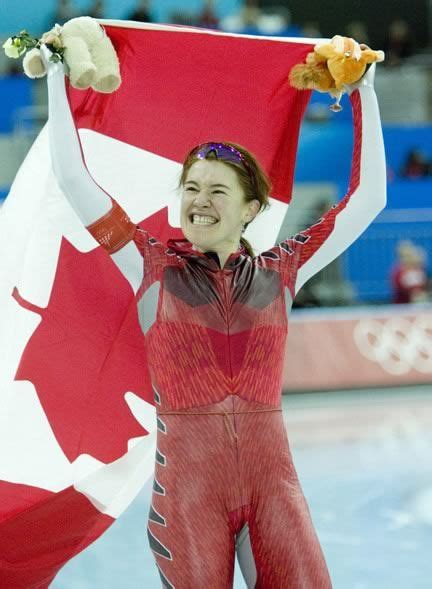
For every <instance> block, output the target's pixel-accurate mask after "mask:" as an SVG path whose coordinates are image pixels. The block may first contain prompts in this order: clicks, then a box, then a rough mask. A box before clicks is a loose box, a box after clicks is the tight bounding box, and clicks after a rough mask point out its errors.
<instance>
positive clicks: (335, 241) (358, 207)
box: [263, 64, 386, 296]
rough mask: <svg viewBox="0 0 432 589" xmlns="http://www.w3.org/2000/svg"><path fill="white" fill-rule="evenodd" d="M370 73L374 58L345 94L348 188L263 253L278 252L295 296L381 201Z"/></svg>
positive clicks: (379, 144)
mask: <svg viewBox="0 0 432 589" xmlns="http://www.w3.org/2000/svg"><path fill="white" fill-rule="evenodd" d="M374 74H375V64H373V65H372V66H371V67H370V68H369V70H368V72H367V73H366V74H365V75H364V76H363V78H362V79H361V80H360V82H358V83H357V87H356V88H355V89H353V91H352V92H351V94H350V101H351V105H352V109H353V120H354V155H353V160H352V161H353V163H352V167H351V181H350V185H349V188H348V192H347V194H346V195H345V196H344V198H343V199H342V200H341V201H340V202H339V203H338V204H337V205H335V206H333V207H332V208H331V209H330V210H329V211H328V212H327V213H326V214H325V215H324V217H323V218H322V219H320V220H319V221H318V222H317V223H315V224H314V225H312V226H311V227H309V228H307V229H306V230H304V231H301V232H300V233H298V234H297V235H296V236H295V237H293V238H290V239H287V240H285V241H283V242H281V243H280V244H278V245H276V246H275V247H274V248H272V249H271V250H269V252H265V253H264V254H263V255H264V256H265V257H272V256H273V258H275V257H277V259H278V260H279V261H278V264H279V268H280V272H281V274H282V276H283V277H284V282H285V284H286V286H288V287H289V288H290V289H291V291H292V295H294V296H295V294H297V292H298V291H299V290H300V288H301V287H302V286H303V284H304V283H305V282H306V281H307V280H309V278H311V277H312V276H313V275H314V274H316V273H317V272H318V271H319V270H321V269H322V268H324V267H325V266H327V264H329V263H330V262H331V261H332V260H334V259H335V258H336V257H337V256H339V255H340V254H341V253H342V252H343V251H344V250H346V248H347V247H348V246H350V245H351V244H352V243H353V241H355V240H356V239H357V237H358V236H359V235H360V234H361V233H363V231H364V230H365V229H366V228H367V227H368V226H369V225H370V223H371V222H372V221H373V220H374V219H375V217H376V216H377V215H378V213H379V212H380V211H381V210H382V209H383V208H384V206H385V203H386V163H385V154H384V143H383V137H382V129H381V121H380V115H379V110H378V103H377V98H376V94H375V90H374V87H373V81H374ZM269 254H270V255H269ZM295 275H296V279H295V282H294V280H293V277H294V276H295Z"/></svg>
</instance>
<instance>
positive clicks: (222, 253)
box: [192, 243, 241, 268]
mask: <svg viewBox="0 0 432 589" xmlns="http://www.w3.org/2000/svg"><path fill="white" fill-rule="evenodd" d="M240 245H241V244H240V243H239V244H238V245H237V247H235V246H232V247H231V248H224V249H220V248H217V247H215V248H207V249H202V248H200V247H199V246H197V245H195V244H192V249H194V250H196V251H198V252H202V253H204V252H208V251H211V252H216V253H217V255H218V258H219V263H220V267H221V268H223V267H224V266H225V263H226V261H227V260H228V258H229V257H230V255H231V254H233V253H235V252H236V251H238V250H239V249H240Z"/></svg>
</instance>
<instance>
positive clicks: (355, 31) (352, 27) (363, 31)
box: [345, 20, 370, 45]
mask: <svg viewBox="0 0 432 589" xmlns="http://www.w3.org/2000/svg"><path fill="white" fill-rule="evenodd" d="M345 34H346V36H347V37H351V38H352V39H355V40H356V41H358V43H364V44H365V45H370V39H369V34H368V30H367V25H366V23H365V22H363V21H362V20H352V21H351V22H349V23H348V24H347V26H346V29H345Z"/></svg>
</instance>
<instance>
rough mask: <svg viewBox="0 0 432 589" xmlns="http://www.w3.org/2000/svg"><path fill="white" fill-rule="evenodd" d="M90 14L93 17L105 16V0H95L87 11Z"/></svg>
mask: <svg viewBox="0 0 432 589" xmlns="http://www.w3.org/2000/svg"><path fill="white" fill-rule="evenodd" d="M87 14H88V16H91V17H93V18H105V5H104V2H103V0H95V2H93V5H92V6H91V7H90V8H89V9H88V11H87Z"/></svg>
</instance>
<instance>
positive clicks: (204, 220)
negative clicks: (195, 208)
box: [192, 215, 217, 225]
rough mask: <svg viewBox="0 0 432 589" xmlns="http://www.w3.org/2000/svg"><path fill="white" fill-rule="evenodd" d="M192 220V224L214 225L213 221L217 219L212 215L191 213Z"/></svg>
mask: <svg viewBox="0 0 432 589" xmlns="http://www.w3.org/2000/svg"><path fill="white" fill-rule="evenodd" d="M192 222H193V224H194V225H214V223H217V219H215V218H214V217H207V216H201V215H193V216H192Z"/></svg>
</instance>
